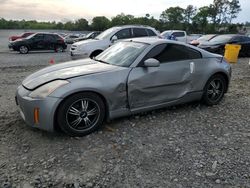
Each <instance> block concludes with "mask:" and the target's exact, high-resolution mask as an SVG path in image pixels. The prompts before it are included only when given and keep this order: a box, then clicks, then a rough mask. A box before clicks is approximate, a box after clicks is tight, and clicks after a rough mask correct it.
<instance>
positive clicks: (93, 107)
mask: <svg viewBox="0 0 250 188" xmlns="http://www.w3.org/2000/svg"><path fill="white" fill-rule="evenodd" d="M58 109H59V110H58V116H57V121H58V124H59V126H60V127H61V128H62V130H63V131H64V132H65V133H66V134H68V135H70V136H84V135H87V134H90V133H92V132H94V131H95V130H97V129H98V128H99V127H100V126H101V125H102V123H103V120H104V115H105V106H104V103H103V101H102V99H101V98H100V97H99V96H98V95H96V94H94V93H89V92H88V93H78V94H75V95H73V96H71V97H69V98H68V99H66V100H65V101H64V102H63V103H62V105H61V106H60V107H59V108H58Z"/></svg>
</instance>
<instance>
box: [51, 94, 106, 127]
mask: <svg viewBox="0 0 250 188" xmlns="http://www.w3.org/2000/svg"><path fill="white" fill-rule="evenodd" d="M79 93H94V94H96V95H98V96H99V97H100V98H101V99H102V101H103V103H104V106H105V114H104V119H105V120H106V121H107V120H108V119H109V105H108V101H107V99H106V98H105V97H104V96H103V95H102V94H101V93H99V92H96V91H92V90H82V91H77V92H74V93H70V94H69V95H67V96H65V97H64V98H63V100H62V101H61V102H60V103H59V104H58V105H57V107H56V110H55V113H54V116H53V127H54V130H60V126H59V125H58V122H57V118H56V117H57V115H58V109H59V107H60V106H61V105H62V103H63V102H64V101H65V100H67V99H68V98H69V97H71V96H73V95H75V94H79Z"/></svg>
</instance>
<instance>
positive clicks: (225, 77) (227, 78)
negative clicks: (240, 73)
mask: <svg viewBox="0 0 250 188" xmlns="http://www.w3.org/2000/svg"><path fill="white" fill-rule="evenodd" d="M215 75H221V76H223V78H224V79H225V81H226V90H225V93H226V92H227V91H228V86H229V80H230V79H229V76H228V75H227V74H226V73H225V72H222V71H219V72H215V73H213V74H212V75H211V76H210V77H209V78H208V79H207V81H206V83H207V82H208V80H209V79H210V78H211V77H213V76H215ZM206 83H205V85H206ZM205 85H204V87H205Z"/></svg>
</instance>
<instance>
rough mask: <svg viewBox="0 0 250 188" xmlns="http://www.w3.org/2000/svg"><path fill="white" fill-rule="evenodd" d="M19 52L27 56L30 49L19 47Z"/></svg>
mask: <svg viewBox="0 0 250 188" xmlns="http://www.w3.org/2000/svg"><path fill="white" fill-rule="evenodd" d="M19 52H20V53H21V54H27V53H28V52H29V49H28V47H27V46H20V47H19Z"/></svg>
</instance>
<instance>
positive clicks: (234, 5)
mask: <svg viewBox="0 0 250 188" xmlns="http://www.w3.org/2000/svg"><path fill="white" fill-rule="evenodd" d="M240 11H241V8H240V2H239V0H232V1H231V2H229V12H228V14H229V18H228V20H229V23H230V24H231V23H232V20H233V19H235V18H237V15H238V14H239V12H240Z"/></svg>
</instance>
